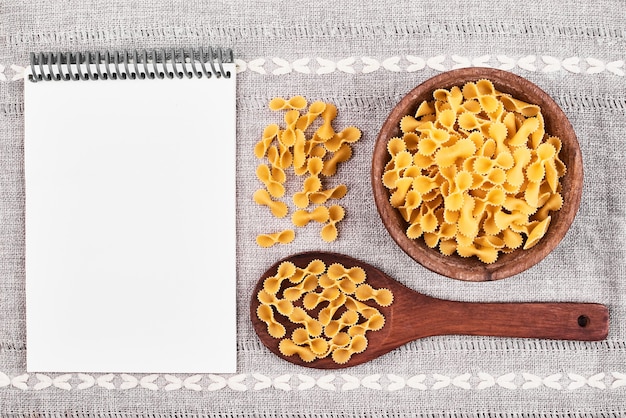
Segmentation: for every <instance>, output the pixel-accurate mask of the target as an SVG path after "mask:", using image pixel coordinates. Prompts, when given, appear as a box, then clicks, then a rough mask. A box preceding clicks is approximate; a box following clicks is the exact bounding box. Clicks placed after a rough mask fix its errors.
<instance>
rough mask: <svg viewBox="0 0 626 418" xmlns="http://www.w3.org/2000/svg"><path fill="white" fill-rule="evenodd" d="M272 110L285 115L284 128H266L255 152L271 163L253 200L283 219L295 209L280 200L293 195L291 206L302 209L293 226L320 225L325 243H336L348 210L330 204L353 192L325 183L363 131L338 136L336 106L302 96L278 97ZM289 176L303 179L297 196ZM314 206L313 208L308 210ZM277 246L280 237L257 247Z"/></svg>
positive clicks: (261, 239) (264, 238)
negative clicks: (292, 189) (290, 188)
mask: <svg viewBox="0 0 626 418" xmlns="http://www.w3.org/2000/svg"><path fill="white" fill-rule="evenodd" d="M307 106H308V109H307ZM269 108H270V109H271V110H274V111H285V113H284V118H283V120H284V127H283V128H281V127H280V126H279V125H278V124H270V125H267V126H266V127H265V129H264V130H263V134H262V137H261V140H260V141H259V142H258V143H257V144H256V145H255V147H254V154H255V156H256V157H257V158H259V159H265V160H266V161H267V164H265V163H261V164H259V166H258V167H257V170H256V175H257V178H258V179H259V181H260V182H261V183H263V186H264V187H263V188H261V189H259V190H257V191H256V192H255V194H254V196H253V198H254V201H255V202H256V203H257V204H259V205H262V206H267V207H268V208H269V210H270V212H271V213H272V215H273V216H275V217H277V218H283V217H285V216H287V214H288V213H289V210H290V208H289V206H288V205H287V203H286V202H284V201H283V200H281V199H283V198H284V197H286V196H285V195H288V196H290V197H291V199H290V200H291V203H293V205H294V206H295V207H296V208H297V209H296V210H295V212H294V213H293V214H292V216H291V220H292V223H293V225H295V226H297V227H305V226H306V225H307V224H309V223H310V222H311V221H316V222H317V223H319V224H321V225H322V226H321V231H320V236H321V237H322V239H323V240H324V241H326V242H332V241H334V240H336V239H337V237H338V234H339V232H338V228H337V225H338V223H339V222H340V221H341V220H343V218H344V216H345V211H344V209H343V208H342V207H340V206H338V205H328V206H326V205H327V204H328V201H329V200H338V199H341V198H343V197H344V196H345V194H346V193H347V191H348V188H347V187H346V185H345V184H339V185H336V186H332V187H329V188H325V187H324V183H325V182H326V181H327V180H326V179H328V178H330V177H332V176H334V175H335V174H336V173H337V170H338V167H339V166H340V164H341V163H343V162H346V161H348V160H349V159H350V158H351V157H352V146H351V144H353V143H354V142H356V141H358V140H359V139H360V138H361V131H360V130H359V129H358V128H355V127H353V126H350V127H347V128H345V129H343V130H341V131H339V132H336V131H335V129H334V127H333V121H334V120H335V118H336V117H337V107H336V106H335V105H333V104H332V103H325V102H321V101H316V102H313V103H311V105H308V103H307V101H306V99H305V98H304V97H302V96H294V97H291V98H289V99H284V98H281V97H276V98H274V99H272V100H271V101H270V102H269ZM316 122H318V123H316ZM288 172H289V173H290V172H293V174H294V175H295V176H297V177H301V178H303V180H302V183H301V187H300V189H299V190H297V191H295V192H293V193H289V192H288V186H289V185H288V180H289V179H288ZM311 206H314V207H313V208H312V209H310V210H308V208H309V207H311ZM291 240H293V238H291ZM291 240H289V241H287V240H282V241H281V243H287V242H291ZM276 242H278V241H276V236H275V234H261V235H259V236H258V237H257V243H258V244H259V245H260V246H262V247H270V246H272V245H274V244H275V243H276Z"/></svg>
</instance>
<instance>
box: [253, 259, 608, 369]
mask: <svg viewBox="0 0 626 418" xmlns="http://www.w3.org/2000/svg"><path fill="white" fill-rule="evenodd" d="M314 259H320V260H322V261H324V262H325V263H326V265H327V266H328V265H330V264H332V263H341V264H342V265H344V266H345V267H346V268H350V267H355V266H360V267H362V268H363V269H364V270H365V272H366V274H367V283H369V284H370V285H371V286H373V287H374V288H387V289H390V290H391V291H392V292H393V295H394V302H393V303H392V304H391V305H390V306H389V307H386V308H385V307H379V306H376V307H377V308H378V309H379V310H380V311H381V313H382V314H383V315H384V316H385V320H386V321H385V326H384V327H383V328H382V329H381V330H379V331H370V332H368V333H367V338H368V340H369V343H368V347H367V349H366V350H365V351H364V352H362V353H359V354H356V355H354V356H353V357H352V358H351V359H350V361H348V363H346V364H337V363H335V362H334V361H333V360H332V359H331V358H330V357H327V358H322V359H317V360H314V361H313V362H310V363H306V362H304V361H302V360H301V359H300V358H299V357H298V356H297V355H294V356H289V357H287V356H283V355H282V354H281V353H280V350H279V349H278V344H279V342H280V339H276V338H273V337H272V336H270V335H269V334H268V333H267V327H266V324H265V323H264V322H263V321H261V320H260V319H259V318H258V317H257V314H256V312H257V308H258V306H259V301H258V299H257V298H256V295H257V293H258V292H259V290H261V289H262V288H263V281H264V280H265V279H266V278H267V277H270V276H273V275H275V274H276V272H277V268H278V265H279V264H280V263H281V262H283V261H291V262H293V263H294V264H295V265H296V266H297V267H301V268H304V267H306V266H307V265H308V263H309V262H311V261H312V260H314ZM250 319H251V321H252V324H253V326H254V330H255V331H256V333H257V334H258V336H259V338H260V340H261V342H262V343H263V344H264V345H265V346H266V347H268V348H269V349H270V351H272V352H273V353H274V354H276V355H277V356H279V357H282V358H283V359H285V360H287V361H290V362H292V363H295V364H298V365H300V366H305V367H313V368H319V369H339V368H345V367H351V366H355V365H357V364H361V363H364V362H366V361H369V360H372V359H374V358H377V357H379V356H382V355H384V354H386V353H388V352H390V351H392V350H394V349H395V348H397V347H399V346H401V345H403V344H406V343H407V342H409V341H413V340H416V339H418V338H424V337H431V336H438V335H451V334H454V335H482V336H496V337H517V338H546V339H561V340H580V341H595V340H602V339H604V338H606V336H607V334H608V328H609V313H608V309H607V308H606V307H605V306H604V305H601V304H597V303H565V302H557V303H468V302H457V301H449V300H442V299H436V298H432V297H429V296H426V295H423V294H421V293H418V292H416V291H414V290H412V289H409V288H408V287H406V286H404V285H402V284H401V283H400V282H398V281H396V280H394V279H392V278H391V277H389V276H387V275H386V274H385V273H383V272H382V271H380V270H379V269H377V268H375V267H374V266H372V265H370V264H367V263H365V262H363V261H360V260H357V259H355V258H352V257H348V256H345V255H341V254H336V253H325V252H306V253H299V254H295V255H293V256H290V257H287V258H285V259H283V260H280V261H278V262H276V263H275V264H274V265H272V266H271V267H270V268H269V269H268V270H267V271H266V272H265V273H264V274H263V276H262V277H261V278H260V280H259V282H258V284H257V286H256V287H255V289H254V291H253V294H252V298H251V301H250ZM276 319H278V320H279V321H280V322H281V323H282V324H283V325H285V327H286V328H287V336H290V335H291V332H292V331H293V330H294V329H295V328H296V325H294V324H291V323H289V321H288V320H287V318H285V317H282V316H281V315H280V314H276Z"/></svg>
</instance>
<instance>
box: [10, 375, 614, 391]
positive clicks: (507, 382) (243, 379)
mask: <svg viewBox="0 0 626 418" xmlns="http://www.w3.org/2000/svg"><path fill="white" fill-rule="evenodd" d="M585 387H586V388H592V389H595V390H615V389H618V388H623V387H626V373H621V372H611V373H609V374H607V373H598V374H594V375H592V376H583V375H580V374H576V373H567V374H566V375H563V374H561V373H555V374H551V375H548V376H537V375H534V374H531V373H507V374H504V375H500V376H498V375H495V376H494V375H491V374H489V373H484V372H480V373H478V374H476V375H473V374H471V373H464V374H460V375H453V376H448V375H442V374H438V373H434V374H428V375H427V374H418V375H414V376H399V375H396V374H386V375H381V374H374V375H367V376H358V375H350V374H337V375H335V374H323V375H319V376H311V375H303V374H295V375H291V374H284V375H280V376H267V375H264V374H259V373H251V374H236V375H225V376H223V375H213V374H208V375H201V374H197V375H192V376H188V377H178V376H174V375H170V374H163V375H160V374H150V375H145V376H143V375H142V376H134V375H130V374H124V373H122V374H112V373H109V374H103V375H91V374H84V373H76V374H61V375H53V376H51V375H48V374H42V373H35V374H33V375H30V374H21V375H18V376H9V375H7V374H5V373H2V372H0V389H4V390H7V389H11V388H15V389H20V390H24V391H26V390H31V391H32V390H34V391H39V390H43V389H48V388H56V389H62V390H86V389H90V388H98V389H107V390H130V389H147V390H152V391H158V390H163V391H174V390H192V391H218V390H233V391H238V392H243V391H248V390H250V391H260V390H272V389H274V390H283V391H290V390H299V391H304V390H313V389H317V390H320V389H321V390H327V391H350V390H355V389H359V388H364V389H369V390H379V391H388V392H393V391H398V390H420V391H426V390H441V389H444V388H450V389H456V390H459V389H461V390H485V389H489V388H505V389H508V390H531V389H538V388H549V389H553V390H557V391H561V390H568V391H573V390H577V389H581V388H585Z"/></svg>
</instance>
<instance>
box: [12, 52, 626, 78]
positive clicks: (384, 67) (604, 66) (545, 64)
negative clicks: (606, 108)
mask: <svg viewBox="0 0 626 418" xmlns="http://www.w3.org/2000/svg"><path fill="white" fill-rule="evenodd" d="M235 63H236V64H237V72H239V73H243V72H248V73H256V74H263V75H270V74H271V75H278V76H280V75H285V74H290V73H301V74H319V75H323V74H331V73H335V72H343V73H346V74H369V73H373V72H376V71H390V72H417V71H421V70H425V69H431V70H435V71H448V70H453V69H457V68H464V67H493V68H499V69H502V70H508V71H512V70H523V71H527V72H542V73H554V72H565V73H571V74H601V73H607V74H612V75H615V76H619V77H624V76H625V75H626V71H625V64H624V60H616V61H602V60H599V59H597V58H593V57H585V58H582V57H575V56H574V57H553V56H549V55H541V56H538V55H526V56H522V57H510V56H507V55H496V56H491V55H481V56H477V57H473V56H461V55H450V56H448V55H436V56H433V57H420V56H416V55H403V56H393V57H384V58H374V57H367V56H363V57H347V58H340V59H328V58H322V57H316V58H310V57H304V58H298V59H296V60H294V61H289V60H287V59H284V58H279V57H273V58H255V59H252V60H250V61H244V60H241V59H235ZM25 70H26V66H21V65H16V64H13V65H10V66H9V67H8V68H7V67H6V66H4V65H2V64H0V81H17V80H22V79H23V78H24V72H25Z"/></svg>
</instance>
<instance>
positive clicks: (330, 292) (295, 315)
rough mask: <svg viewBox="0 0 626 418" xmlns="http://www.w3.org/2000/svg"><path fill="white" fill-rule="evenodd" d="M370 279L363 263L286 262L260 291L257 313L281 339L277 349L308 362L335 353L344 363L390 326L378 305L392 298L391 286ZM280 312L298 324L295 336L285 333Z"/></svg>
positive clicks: (386, 302)
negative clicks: (371, 336)
mask: <svg viewBox="0 0 626 418" xmlns="http://www.w3.org/2000/svg"><path fill="white" fill-rule="evenodd" d="M365 281H366V275H365V271H364V270H363V269H362V268H361V267H352V268H346V267H345V266H343V265H342V264H339V263H334V264H331V265H329V266H326V264H325V263H324V262H322V261H321V260H313V261H311V262H310V263H309V264H308V266H307V267H306V268H304V269H301V268H297V267H296V266H295V265H294V264H293V263H291V262H282V263H281V264H280V265H279V266H278V269H277V271H276V274H275V275H274V276H271V277H268V278H267V279H265V281H264V282H263V288H262V289H261V290H260V291H259V293H258V294H257V298H258V300H259V302H260V305H259V307H258V309H257V316H258V317H259V319H260V320H261V321H263V322H265V324H266V325H267V331H268V334H269V335H271V336H272V337H274V338H276V339H281V341H280V342H279V345H278V347H279V350H280V352H281V353H282V354H284V355H285V356H292V355H298V356H299V357H300V358H301V359H302V360H303V361H305V362H311V361H313V360H315V359H318V358H324V357H328V356H330V357H331V358H332V359H333V361H335V362H336V363H339V364H344V363H346V362H348V361H349V360H350V358H351V357H352V356H353V355H354V354H357V353H360V352H363V351H365V349H366V348H367V343H368V340H367V337H366V335H367V333H368V332H370V331H372V332H373V331H378V330H380V329H382V328H383V326H384V325H385V317H384V316H383V315H382V313H381V312H380V311H379V310H378V308H376V307H375V306H373V305H376V304H377V305H380V306H389V305H391V303H392V302H393V294H392V293H391V291H390V290H388V289H374V288H373V287H372V286H370V285H369V284H367V283H366V282H365ZM364 301H371V302H373V303H372V304H368V303H365V302H364ZM275 315H280V316H281V317H282V320H283V323H285V321H289V322H291V323H293V324H297V325H298V326H297V327H296V328H295V329H294V330H293V332H292V333H291V335H288V336H286V329H285V326H284V325H282V324H281V323H280V321H279V320H277V319H276V317H275Z"/></svg>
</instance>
